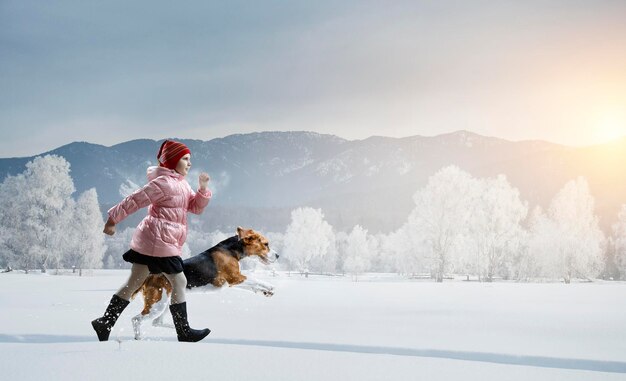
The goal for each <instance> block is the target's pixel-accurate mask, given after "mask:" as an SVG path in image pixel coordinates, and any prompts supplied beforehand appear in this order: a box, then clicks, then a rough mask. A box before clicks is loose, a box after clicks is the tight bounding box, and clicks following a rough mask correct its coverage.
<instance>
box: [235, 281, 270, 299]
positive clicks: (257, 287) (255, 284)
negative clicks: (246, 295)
mask: <svg viewBox="0 0 626 381" xmlns="http://www.w3.org/2000/svg"><path fill="white" fill-rule="evenodd" d="M233 287H237V288H239V289H242V290H247V291H251V292H254V293H255V294H263V295H264V296H267V297H270V296H272V295H274V286H273V285H271V284H269V283H266V282H263V281H260V280H257V279H252V278H248V279H246V280H245V281H244V282H243V283H239V284H236V285H233Z"/></svg>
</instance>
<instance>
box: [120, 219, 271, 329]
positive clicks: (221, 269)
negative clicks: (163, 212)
mask: <svg viewBox="0 0 626 381" xmlns="http://www.w3.org/2000/svg"><path fill="white" fill-rule="evenodd" d="M247 257H257V258H258V259H260V260H261V262H263V263H264V264H269V263H270V262H274V261H276V259H278V254H276V252H274V251H273V250H271V249H270V247H269V242H268V240H267V238H265V237H264V236H263V235H261V234H260V233H258V232H256V231H254V230H252V229H244V228H242V227H237V235H235V236H233V237H230V238H228V239H225V240H224V241H222V242H220V243H218V244H217V245H215V246H213V247H212V248H210V249H208V250H206V251H204V252H202V253H200V254H198V255H195V256H193V257H191V258H188V259H185V260H184V261H183V268H184V273H185V277H186V278H187V288H188V289H196V290H202V291H208V290H216V289H219V288H221V287H222V286H224V285H226V284H228V285H229V286H231V287H232V286H236V287H237V288H242V289H245V290H248V291H252V292H254V293H260V294H262V295H264V296H268V297H269V296H272V295H274V286H272V285H271V284H269V283H265V282H261V281H258V280H254V279H250V278H248V277H246V276H245V275H243V274H242V273H241V271H240V268H239V261H240V260H241V259H243V258H247ZM139 292H141V293H142V294H143V300H144V308H143V310H142V311H141V313H140V314H138V315H136V316H135V317H133V319H132V321H133V329H134V331H135V339H137V340H139V339H141V337H142V336H141V323H142V322H144V321H146V320H153V323H152V324H153V325H155V326H165V327H171V325H167V324H164V323H163V320H162V319H163V315H164V314H165V312H166V311H167V306H168V305H169V299H170V296H171V294H172V286H171V285H170V283H169V282H168V280H167V278H165V276H163V275H154V274H151V275H150V276H148V278H147V279H146V280H145V282H144V283H143V285H142V286H141V287H140V288H139V289H138V290H137V291H135V292H134V293H133V297H134V296H135V295H136V294H137V293H139Z"/></svg>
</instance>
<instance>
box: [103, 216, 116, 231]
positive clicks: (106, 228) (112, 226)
mask: <svg viewBox="0 0 626 381" xmlns="http://www.w3.org/2000/svg"><path fill="white" fill-rule="evenodd" d="M102 232H103V233H104V234H107V235H113V234H115V223H114V222H113V221H111V219H110V218H109V219H108V220H107V223H106V224H104V230H103V231H102Z"/></svg>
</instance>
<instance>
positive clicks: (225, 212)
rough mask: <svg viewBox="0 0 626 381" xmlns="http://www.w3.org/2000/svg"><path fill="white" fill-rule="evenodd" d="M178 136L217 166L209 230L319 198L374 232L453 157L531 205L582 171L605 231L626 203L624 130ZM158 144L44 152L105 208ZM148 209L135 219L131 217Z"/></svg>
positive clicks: (202, 163)
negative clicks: (589, 136)
mask: <svg viewBox="0 0 626 381" xmlns="http://www.w3.org/2000/svg"><path fill="white" fill-rule="evenodd" d="M174 139H175V140H180V141H182V142H184V143H185V144H186V145H187V146H189V148H190V149H191V152H192V171H191V173H190V176H189V177H188V180H189V182H190V184H191V185H192V187H194V188H195V187H196V186H197V185H196V184H197V176H198V173H199V171H200V170H202V171H205V172H208V173H209V175H210V176H211V188H212V190H213V192H214V197H213V200H212V201H211V205H210V208H209V209H207V211H206V212H205V213H204V215H203V216H202V217H201V218H200V219H199V220H198V221H197V222H196V224H200V225H201V228H202V229H208V230H214V229H220V230H226V231H228V230H230V229H234V227H236V226H237V225H242V226H250V227H254V228H256V229H260V230H261V229H262V230H266V231H283V230H284V229H285V227H286V226H287V224H288V223H289V219H290V211H291V210H292V209H293V208H295V207H298V206H312V207H316V208H322V210H323V211H324V214H325V216H326V218H327V220H328V221H329V223H330V224H331V225H333V226H334V227H335V228H336V229H337V230H344V231H347V230H350V229H351V228H352V227H353V226H354V225H355V224H360V225H362V226H363V227H365V228H367V229H369V230H370V232H372V233H376V232H389V231H392V230H395V229H397V228H398V227H400V226H401V225H402V224H403V223H404V222H405V221H406V219H407V216H408V215H409V213H410V212H411V210H412V209H413V201H412V195H413V194H414V193H415V192H416V191H417V190H418V189H419V188H420V187H422V186H424V185H425V184H426V182H427V181H428V177H429V176H431V175H433V174H434V173H435V172H437V171H438V170H439V169H441V168H442V167H445V166H447V165H452V164H453V165H456V166H458V167H460V168H461V169H463V170H465V171H467V172H469V173H470V174H472V175H473V176H476V177H493V176H496V175H498V174H504V175H506V177H507V179H508V180H509V182H510V183H511V184H512V185H513V186H515V187H517V188H518V189H519V190H520V194H521V197H522V199H524V200H526V201H528V203H529V205H530V207H534V206H535V205H540V206H542V207H546V206H547V205H548V204H549V202H550V200H551V198H552V197H553V196H554V195H555V194H556V193H557V192H558V191H559V189H560V188H561V187H562V186H563V185H564V184H565V183H566V182H567V181H569V180H572V179H574V178H576V177H578V176H584V177H586V178H587V180H588V182H589V185H590V188H591V192H592V194H593V195H594V197H595V200H596V213H597V214H598V216H599V217H600V223H601V226H602V227H603V228H604V229H605V230H606V229H608V228H609V227H610V225H611V224H612V223H613V222H614V221H615V220H616V217H617V212H618V211H619V208H620V206H621V205H622V204H624V203H626V179H625V178H624V176H623V173H624V171H623V165H624V163H626V138H625V139H621V140H618V141H614V142H611V143H607V144H603V145H595V146H588V147H568V146H563V145H559V144H553V143H549V142H545V141H517V142H513V141H508V140H504V139H499V138H494V137H487V136H481V135H478V134H475V133H472V132H469V131H457V132H453V133H448V134H443V135H438V136H434V137H424V136H411V137H406V138H390V137H381V136H373V137H370V138H367V139H364V140H346V139H343V138H340V137H337V136H334V135H325V134H318V133H314V132H258V133H250V134H236V135H230V136H227V137H224V138H217V139H212V140H209V141H202V140H189V139H176V138H174ZM160 143H161V141H155V140H149V139H141V140H132V141H128V142H124V143H121V144H117V145H114V146H111V147H105V146H102V145H97V144H91V143H86V142H74V143H71V144H68V145H65V146H62V147H59V148H57V149H54V150H52V151H49V152H45V153H42V155H44V154H55V155H59V156H63V157H64V158H65V159H66V160H67V161H68V162H69V163H70V165H71V175H72V178H73V180H74V184H75V186H76V190H77V192H78V193H80V192H83V191H85V190H87V189H89V188H92V187H95V188H96V189H97V192H98V197H99V201H100V203H101V208H102V210H103V212H104V211H106V210H107V209H108V208H109V207H110V206H112V205H113V204H115V203H117V202H119V201H120V200H121V199H122V195H123V194H125V193H126V192H128V191H130V190H132V189H135V188H137V187H139V186H141V185H143V184H144V183H145V173H146V168H147V167H148V166H150V165H155V164H156V152H157V150H158V148H159V146H160ZM32 159H33V157H23V158H3V159H0V179H4V177H5V176H7V175H9V174H10V175H15V174H17V173H20V172H22V171H24V169H25V164H26V163H27V162H28V161H30V160H32ZM139 214H141V215H142V216H143V214H142V213H137V215H139ZM142 216H134V217H133V218H132V219H129V222H128V225H131V224H135V223H136V222H137V221H138V220H139V219H140V218H141V217H142Z"/></svg>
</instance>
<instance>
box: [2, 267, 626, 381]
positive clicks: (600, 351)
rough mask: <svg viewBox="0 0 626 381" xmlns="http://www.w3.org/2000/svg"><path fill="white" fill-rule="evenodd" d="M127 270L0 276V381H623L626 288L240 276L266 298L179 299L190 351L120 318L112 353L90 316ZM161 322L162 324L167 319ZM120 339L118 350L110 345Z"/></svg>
mask: <svg viewBox="0 0 626 381" xmlns="http://www.w3.org/2000/svg"><path fill="white" fill-rule="evenodd" d="M126 276H128V271H127V270H119V271H117V270H96V271H94V272H93V273H92V274H91V275H90V276H83V277H78V276H74V275H72V274H65V275H40V274H28V275H26V274H22V273H18V272H15V271H14V272H11V273H6V274H0V305H2V314H0V324H1V325H0V326H1V327H2V330H1V331H0V374H1V375H2V379H4V380H39V379H46V380H65V379H89V380H111V379H142V380H144V379H155V380H156V379H159V380H160V379H171V378H172V377H175V378H176V379H183V380H206V379H213V378H217V379H225V380H243V379H248V380H273V381H275V380H350V379H359V380H383V379H398V380H405V379H425V380H454V379H463V380H503V379H506V380H528V379H533V380H626V330H625V329H624V322H625V321H626V305H625V304H624V303H623V296H624V292H625V291H626V283H622V282H614V283H609V282H594V283H572V284H569V285H566V284H562V283H541V284H524V283H506V282H498V283H477V282H463V281H460V280H459V281H446V282H444V283H440V284H438V283H434V282H430V281H415V280H412V281H409V280H406V279H404V278H401V277H398V276H395V275H387V276H383V275H369V274H368V275H364V276H361V277H359V280H360V281H359V282H352V281H350V277H332V278H330V277H322V276H309V278H304V277H301V276H300V275H296V274H291V276H288V275H287V274H286V273H282V272H280V273H278V276H277V277H272V276H270V275H269V273H264V272H258V271H257V272H256V273H254V274H250V276H252V277H256V278H258V279H260V280H264V281H266V282H270V283H272V284H274V285H275V286H276V294H275V296H274V297H272V298H265V297H262V296H259V295H255V294H252V293H249V292H245V291H242V290H237V289H224V290H221V291H218V292H207V293H189V294H188V297H187V299H188V303H189V306H188V309H189V314H190V322H191V325H192V327H196V328H202V327H205V326H208V327H209V328H211V329H212V331H213V332H212V333H211V335H209V337H208V338H207V339H205V340H203V341H202V342H200V343H178V342H177V341H176V336H175V333H174V331H173V330H170V329H166V328H155V327H151V326H148V325H146V326H145V327H144V332H145V336H146V337H147V338H148V339H147V340H144V341H135V340H133V339H132V337H133V335H132V327H131V321H130V319H131V317H132V316H134V315H135V314H137V313H138V312H139V311H140V310H141V307H142V305H141V301H140V299H141V298H138V299H137V300H134V301H133V302H132V303H131V304H130V306H129V307H128V308H127V309H126V311H124V313H123V314H122V316H121V318H120V320H119V321H118V323H117V325H116V326H115V328H114V329H113V332H112V334H111V341H109V342H106V343H100V342H97V341H96V337H95V334H94V333H93V331H92V329H91V326H90V324H89V322H90V321H91V320H92V319H93V318H95V317H97V316H99V315H100V314H101V313H102V312H103V310H104V308H105V306H106V304H107V303H108V301H109V299H110V296H111V294H112V293H113V292H114V291H115V290H116V288H117V287H118V286H119V285H120V284H121V283H122V282H123V280H124V278H125V277H126ZM168 318H169V317H168ZM118 340H119V341H118Z"/></svg>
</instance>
